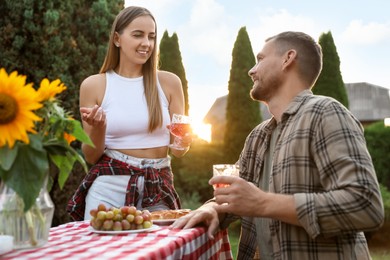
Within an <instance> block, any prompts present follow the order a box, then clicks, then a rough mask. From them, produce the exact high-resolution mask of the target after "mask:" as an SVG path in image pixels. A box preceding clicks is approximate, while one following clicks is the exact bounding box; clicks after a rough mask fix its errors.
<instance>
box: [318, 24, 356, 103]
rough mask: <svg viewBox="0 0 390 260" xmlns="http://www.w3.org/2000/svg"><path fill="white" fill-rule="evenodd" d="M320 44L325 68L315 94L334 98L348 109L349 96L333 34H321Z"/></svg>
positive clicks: (319, 78)
mask: <svg viewBox="0 0 390 260" xmlns="http://www.w3.org/2000/svg"><path fill="white" fill-rule="evenodd" d="M318 42H319V44H320V45H321V47H322V52H323V67H322V72H321V74H320V76H319V77H318V80H317V82H316V84H315V85H314V87H313V93H314V94H317V95H324V96H329V97H333V98H334V99H336V100H338V101H339V102H340V103H342V104H343V105H344V106H345V107H347V108H348V106H349V104H348V103H349V102H348V94H347V90H346V88H345V85H344V81H343V77H342V75H341V71H340V58H339V55H338V54H337V49H336V45H335V44H334V41H333V37H332V33H331V32H330V31H329V32H328V33H323V34H321V36H320V38H319V41H318Z"/></svg>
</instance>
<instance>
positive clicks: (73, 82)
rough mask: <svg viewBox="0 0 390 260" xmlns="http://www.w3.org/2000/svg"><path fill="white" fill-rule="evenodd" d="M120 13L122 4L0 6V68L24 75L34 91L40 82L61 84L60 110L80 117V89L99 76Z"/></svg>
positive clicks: (52, 1) (28, 0)
mask: <svg viewBox="0 0 390 260" xmlns="http://www.w3.org/2000/svg"><path fill="white" fill-rule="evenodd" d="M122 8H123V1H120V0H115V1H108V0H99V1H91V0H84V1H71V0H67V1H57V0H47V1H34V0H25V1H0V10H1V14H2V15H1V17H0V35H1V36H0V49H1V50H2V51H1V52H0V60H1V64H0V66H1V67H4V68H5V69H6V71H7V72H11V71H14V70H17V71H18V72H19V73H20V74H24V75H26V76H27V81H29V82H34V85H35V86H38V84H39V81H40V80H41V79H42V78H44V77H47V78H49V79H50V80H54V79H56V78H59V79H61V81H63V82H64V83H65V85H66V86H67V87H68V89H67V91H65V92H64V94H63V95H62V97H61V99H62V100H63V101H64V107H65V108H67V109H69V110H71V111H73V113H74V115H75V117H78V116H79V112H78V88H79V85H80V83H81V81H82V80H83V79H84V78H85V77H87V76H88V75H91V74H94V73H98V72H99V68H100V66H101V64H102V63H103V59H104V55H105V51H106V47H107V42H108V37H109V31H110V27H111V24H112V22H113V20H114V18H115V15H116V14H117V13H118V12H119V10H120V9H122ZM91 28H93V30H91ZM65 101H66V102H65Z"/></svg>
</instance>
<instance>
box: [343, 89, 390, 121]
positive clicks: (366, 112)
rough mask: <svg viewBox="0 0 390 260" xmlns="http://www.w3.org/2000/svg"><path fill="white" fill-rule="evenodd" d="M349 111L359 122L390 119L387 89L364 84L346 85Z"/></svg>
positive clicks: (389, 99) (389, 100)
mask: <svg viewBox="0 0 390 260" xmlns="http://www.w3.org/2000/svg"><path fill="white" fill-rule="evenodd" d="M345 87H346V89H347V92H348V100H349V110H350V111H351V112H352V114H354V115H355V116H356V118H357V119H359V121H361V122H365V121H378V120H383V119H384V118H388V117H390V96H389V89H387V88H384V87H380V86H377V85H373V84H370V83H366V82H359V83H346V84H345Z"/></svg>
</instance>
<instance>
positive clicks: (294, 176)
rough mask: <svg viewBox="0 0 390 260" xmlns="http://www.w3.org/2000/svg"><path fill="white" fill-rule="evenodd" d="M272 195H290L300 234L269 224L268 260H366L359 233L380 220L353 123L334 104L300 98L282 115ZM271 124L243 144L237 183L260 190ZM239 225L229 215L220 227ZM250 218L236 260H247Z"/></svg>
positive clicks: (252, 246) (371, 173)
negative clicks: (270, 255)
mask: <svg viewBox="0 0 390 260" xmlns="http://www.w3.org/2000/svg"><path fill="white" fill-rule="evenodd" d="M280 124H282V129H281V132H280V135H279V137H278V140H277V143H276V147H275V152H274V155H273V168H272V173H271V176H270V179H269V187H270V192H274V193H281V194H291V195H293V196H294V199H295V205H296V210H297V214H298V218H299V222H300V224H301V225H302V227H298V226H293V225H289V224H286V223H284V222H281V221H277V220H272V221H271V224H270V226H269V228H270V232H271V239H272V246H273V253H274V255H273V259H299V260H302V259H325V260H330V259H369V251H368V248H367V243H366V239H365V237H364V234H363V231H371V230H375V229H377V228H379V227H380V225H381V224H382V222H383V220H384V210H383V204H382V198H381V194H380V190H379V187H378V182H377V178H376V174H375V170H374V167H373V164H372V161H371V157H370V154H369V152H368V150H367V148H366V143H365V139H364V134H363V129H362V127H361V124H360V123H359V122H358V120H357V119H356V118H355V117H354V116H353V115H352V114H351V113H350V112H349V111H348V110H347V109H346V108H345V107H343V106H342V105H341V104H340V103H339V102H337V101H336V100H334V99H331V98H328V97H322V96H316V95H313V94H312V92H311V91H309V90H306V91H303V92H301V93H300V94H299V95H298V96H297V97H295V99H294V100H293V102H292V103H291V104H290V105H289V107H288V109H287V110H286V111H285V112H284V113H283V115H282V119H281V122H280ZM275 127H276V121H275V119H274V118H272V119H270V120H268V121H265V122H263V123H261V124H260V125H258V126H257V127H256V128H255V129H254V130H253V131H252V132H251V133H250V134H249V136H248V137H247V140H246V142H245V147H244V149H243V151H242V153H241V156H240V177H242V178H244V179H246V180H247V181H250V182H252V183H254V184H255V185H257V186H259V183H260V175H261V173H262V166H263V164H264V160H263V158H264V153H265V151H266V150H267V149H268V146H269V141H270V136H271V133H272V131H273V129H274V128H275ZM234 219H236V217H235V216H232V215H228V216H227V218H226V219H225V221H223V222H222V223H221V226H222V227H225V226H226V225H227V224H228V223H229V222H231V221H232V220H234ZM254 221H255V219H253V218H247V217H244V218H242V230H241V231H242V233H241V238H240V244H239V253H238V259H252V258H253V256H254V254H255V251H256V247H257V242H258V241H257V238H256V228H255V225H254Z"/></svg>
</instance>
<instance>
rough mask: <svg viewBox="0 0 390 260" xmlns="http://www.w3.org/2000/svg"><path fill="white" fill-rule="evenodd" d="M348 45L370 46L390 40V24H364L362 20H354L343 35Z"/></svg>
mask: <svg viewBox="0 0 390 260" xmlns="http://www.w3.org/2000/svg"><path fill="white" fill-rule="evenodd" d="M342 39H343V40H344V41H345V42H346V43H353V44H357V45H370V44H375V43H378V42H381V41H388V40H390V22H387V23H382V24H381V23H377V22H370V23H368V24H363V22H362V21H361V20H353V21H351V22H350V24H349V25H348V27H347V28H346V29H345V31H344V32H343V34H342Z"/></svg>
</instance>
